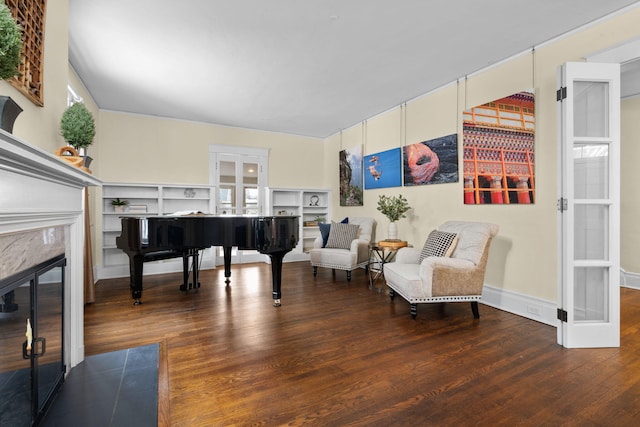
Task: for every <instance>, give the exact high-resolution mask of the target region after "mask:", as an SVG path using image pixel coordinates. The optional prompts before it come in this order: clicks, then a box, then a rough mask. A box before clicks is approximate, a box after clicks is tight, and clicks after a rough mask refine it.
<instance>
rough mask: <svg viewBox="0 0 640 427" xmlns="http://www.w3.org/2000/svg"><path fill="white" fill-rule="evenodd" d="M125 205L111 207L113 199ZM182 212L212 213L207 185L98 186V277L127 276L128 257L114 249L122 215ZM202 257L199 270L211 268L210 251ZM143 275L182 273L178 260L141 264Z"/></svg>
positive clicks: (212, 200) (212, 197) (211, 190)
mask: <svg viewBox="0 0 640 427" xmlns="http://www.w3.org/2000/svg"><path fill="white" fill-rule="evenodd" d="M116 199H120V200H122V201H125V202H127V203H126V205H123V206H121V207H118V206H114V205H113V204H112V201H113V200H116ZM185 211H198V212H202V213H213V212H215V190H214V187H213V186H210V185H195V184H128V183H107V184H104V185H103V186H102V232H101V235H102V266H101V268H99V269H98V277H99V278H110V277H122V276H127V275H129V257H128V256H127V255H126V254H125V253H124V252H123V251H122V250H121V249H119V248H117V247H116V237H118V236H120V234H121V232H122V230H121V219H120V218H121V217H122V216H140V217H145V216H157V215H169V214H172V213H179V212H183V213H184V212H185ZM204 252H205V254H204V256H203V257H202V267H203V268H205V267H206V268H213V267H214V266H215V265H214V259H213V250H212V249H207V250H205V251H204ZM144 271H145V274H146V273H152V274H155V273H166V272H171V271H182V259H167V260H162V261H155V262H151V263H145V266H144Z"/></svg>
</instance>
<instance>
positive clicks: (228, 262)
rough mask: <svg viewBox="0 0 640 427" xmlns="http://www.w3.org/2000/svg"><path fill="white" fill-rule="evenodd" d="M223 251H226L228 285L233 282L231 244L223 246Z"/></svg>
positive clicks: (225, 272) (225, 264) (225, 274)
mask: <svg viewBox="0 0 640 427" xmlns="http://www.w3.org/2000/svg"><path fill="white" fill-rule="evenodd" d="M222 251H223V252H224V277H225V280H224V283H226V284H227V285H228V284H229V282H231V279H229V277H231V246H223V247H222Z"/></svg>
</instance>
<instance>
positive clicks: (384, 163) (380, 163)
mask: <svg viewBox="0 0 640 427" xmlns="http://www.w3.org/2000/svg"><path fill="white" fill-rule="evenodd" d="M401 186H402V154H401V150H400V147H398V148H393V149H391V150H387V151H382V152H380V153H375V154H370V155H368V156H364V189H365V190H370V189H373V188H387V187H401Z"/></svg>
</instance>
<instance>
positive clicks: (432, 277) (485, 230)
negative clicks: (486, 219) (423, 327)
mask: <svg viewBox="0 0 640 427" xmlns="http://www.w3.org/2000/svg"><path fill="white" fill-rule="evenodd" d="M497 233H498V226H497V225H495V224H490V223H483V222H464V221H449V222H445V223H444V224H442V225H441V226H440V227H438V229H437V230H434V232H432V234H430V235H429V238H428V239H427V243H425V247H423V248H422V250H421V249H416V248H402V249H400V250H398V253H397V254H396V258H395V262H392V263H388V264H385V266H384V277H385V280H386V282H387V285H388V286H389V288H390V292H389V295H390V296H391V299H393V298H394V296H395V294H399V295H400V296H401V297H403V298H404V299H406V300H407V301H408V302H409V304H410V305H411V317H412V318H413V319H415V318H416V315H417V304H420V303H432V302H461V301H470V302H471V310H472V312H473V316H474V317H475V318H476V319H477V318H479V317H480V313H479V312H478V301H479V300H480V299H481V298H482V288H483V285H484V274H485V269H486V267H487V258H488V256H489V248H490V245H491V239H492V238H493V237H494V236H495V235H496V234H497ZM454 235H455V236H454ZM434 236H435V237H434ZM436 238H440V239H443V238H448V239H449V240H451V241H452V242H451V245H450V246H447V247H446V248H445V247H443V246H446V244H442V243H443V240H441V241H440V242H435V243H434V241H433V240H434V239H436ZM438 243H441V244H440V245H438ZM434 246H435V247H438V246H439V247H438V249H436V252H437V251H438V250H441V252H442V253H438V254H436V255H440V256H433V255H432V253H430V252H433V247H434ZM447 249H448V250H449V252H450V256H447V255H449V254H446V253H445V252H446V250H447ZM421 255H422V256H421ZM421 258H423V259H422V260H421Z"/></svg>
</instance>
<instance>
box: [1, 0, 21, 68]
mask: <svg viewBox="0 0 640 427" xmlns="http://www.w3.org/2000/svg"><path fill="white" fill-rule="evenodd" d="M21 60H22V28H21V27H20V25H19V24H18V23H17V22H16V20H15V19H14V18H13V15H11V11H10V10H9V8H8V7H7V5H5V4H4V2H3V1H1V0H0V79H8V78H9V77H14V76H17V75H18V66H19V65H20V61H21Z"/></svg>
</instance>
